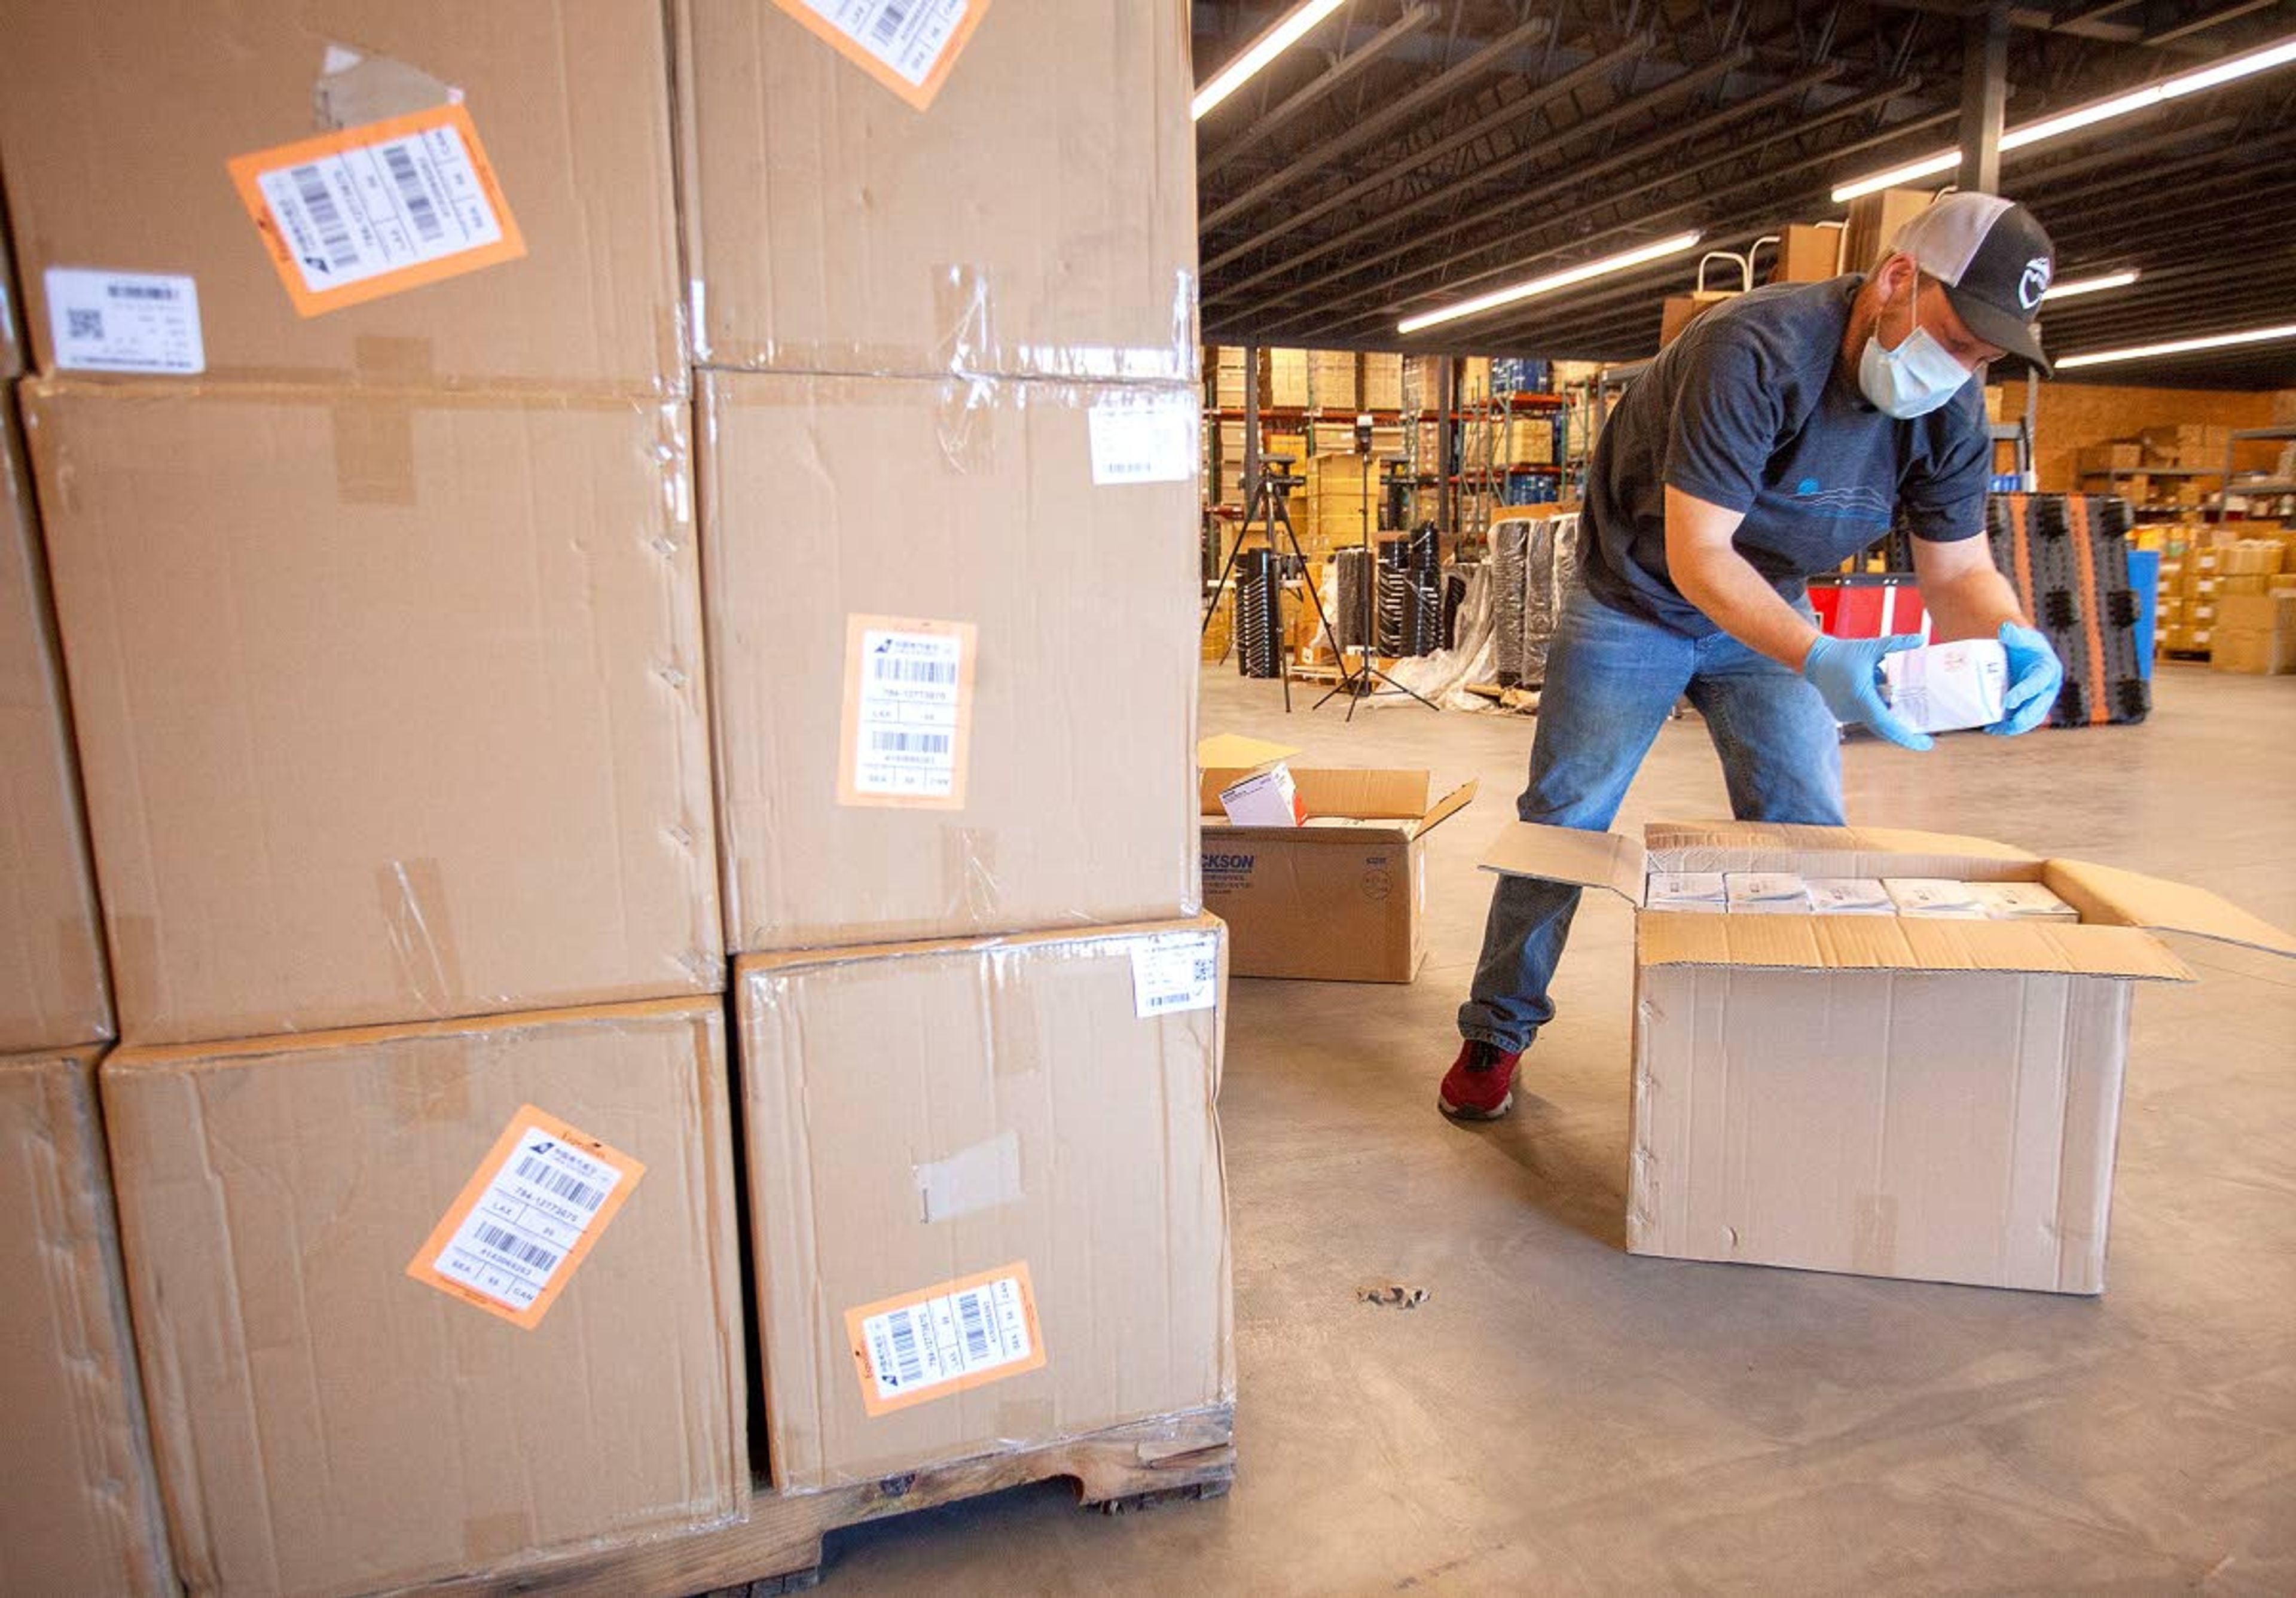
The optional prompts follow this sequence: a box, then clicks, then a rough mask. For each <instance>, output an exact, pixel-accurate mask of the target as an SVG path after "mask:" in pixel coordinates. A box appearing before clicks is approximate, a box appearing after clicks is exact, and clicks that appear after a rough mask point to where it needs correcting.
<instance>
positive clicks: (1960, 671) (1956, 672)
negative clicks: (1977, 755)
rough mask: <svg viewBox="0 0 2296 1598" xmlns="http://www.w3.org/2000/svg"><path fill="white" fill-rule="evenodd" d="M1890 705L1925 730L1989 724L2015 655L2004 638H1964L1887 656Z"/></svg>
mask: <svg viewBox="0 0 2296 1598" xmlns="http://www.w3.org/2000/svg"><path fill="white" fill-rule="evenodd" d="M1882 681H1883V682H1884V683H1885V684H1886V685H1887V687H1888V696H1889V700H1890V710H1891V711H1892V712H1894V713H1896V715H1897V716H1898V720H1899V721H1904V722H1906V723H1907V724H1908V725H1910V726H1911V727H1913V728H1915V729H1916V730H1918V731H1921V732H1957V731H1959V730H1961V729H1963V728H1965V727H1989V726H1991V725H1992V724H1993V723H1994V722H1996V721H1999V720H2000V719H2001V716H2002V700H2003V696H2005V694H2007V692H2008V691H2009V657H2008V655H2007V653H2006V652H2005V650H2004V649H2003V648H2002V647H2001V642H2000V640H1999V639H1998V638H1958V639H1956V640H1955V641H1954V642H1952V643H1950V644H1931V645H1929V646H1927V647H1923V648H1920V649H1900V650H1898V651H1897V652H1896V653H1895V654H1892V655H1883V656H1882Z"/></svg>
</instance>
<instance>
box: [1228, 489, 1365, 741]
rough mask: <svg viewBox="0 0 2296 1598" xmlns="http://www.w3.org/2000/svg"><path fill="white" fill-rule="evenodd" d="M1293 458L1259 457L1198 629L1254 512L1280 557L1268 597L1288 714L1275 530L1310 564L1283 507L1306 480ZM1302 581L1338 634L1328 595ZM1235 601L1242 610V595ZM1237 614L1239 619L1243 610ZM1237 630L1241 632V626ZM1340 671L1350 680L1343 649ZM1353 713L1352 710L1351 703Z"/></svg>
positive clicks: (1319, 617)
mask: <svg viewBox="0 0 2296 1598" xmlns="http://www.w3.org/2000/svg"><path fill="white" fill-rule="evenodd" d="M1292 459H1293V457H1291V456H1289V455H1266V456H1262V457H1260V461H1259V481H1258V482H1254V483H1253V484H1252V485H1251V503H1250V504H1249V505H1248V506H1246V507H1245V508H1244V513H1243V529H1242V531H1241V532H1239V533H1237V534H1236V540H1235V545H1234V548H1231V549H1229V550H1228V552H1227V559H1226V561H1225V562H1223V563H1222V564H1221V566H1220V574H1219V581H1218V582H1216V583H1214V584H1213V585H1212V597H1211V603H1210V604H1209V605H1206V606H1205V607H1204V620H1203V625H1202V626H1201V627H1199V628H1197V630H1196V636H1197V637H1198V638H1201V637H1202V636H1203V635H1204V634H1205V633H1207V632H1209V631H1210V630H1211V625H1212V613H1213V612H1215V611H1216V610H1218V608H1219V597H1220V595H1221V594H1222V593H1224V592H1226V590H1227V587H1228V584H1229V582H1230V581H1231V580H1232V579H1233V577H1234V572H1235V568H1236V563H1237V559H1238V557H1239V556H1242V554H1243V540H1244V539H1245V538H1246V537H1247V536H1248V535H1249V534H1250V533H1251V523H1252V522H1253V520H1254V519H1255V518H1259V519H1260V525H1261V526H1263V527H1265V528H1266V529H1267V548H1268V551H1269V553H1270V554H1271V555H1275V556H1278V557H1279V558H1278V559H1277V560H1276V561H1275V562H1274V563H1272V568H1273V569H1271V570H1270V572H1269V573H1268V579H1267V580H1268V581H1269V582H1271V583H1273V584H1274V585H1275V592H1274V593H1273V594H1272V595H1271V596H1270V597H1269V604H1270V605H1271V606H1272V607H1273V609H1274V611H1275V664H1276V672H1275V674H1276V675H1277V676H1278V677H1280V678H1282V679H1283V713H1284V714H1286V715H1289V714H1291V713H1292V668H1291V664H1290V663H1289V661H1287V660H1286V659H1285V657H1284V650H1283V570H1282V562H1281V559H1280V556H1281V555H1282V550H1281V549H1280V548H1278V547H1277V545H1276V542H1275V530H1276V529H1277V528H1278V527H1281V528H1282V529H1283V541H1284V542H1285V543H1287V544H1289V545H1291V546H1292V558H1293V559H1295V560H1297V561H1298V562H1299V563H1300V571H1301V572H1306V571H1307V569H1308V552H1307V551H1306V550H1304V549H1302V548H1300V535H1299V534H1298V533H1297V532H1296V531H1293V530H1292V513H1291V512H1290V511H1288V510H1286V509H1285V508H1284V507H1283V499H1284V496H1285V495H1287V494H1289V493H1290V492H1291V491H1292V490H1293V489H1296V488H1300V487H1301V486H1302V485H1304V484H1305V483H1306V482H1307V481H1308V480H1307V479H1306V478H1304V477H1295V476H1293V475H1292ZM1303 586H1305V587H1306V589H1307V590H1308V604H1309V605H1313V606H1314V607H1315V611H1316V621H1317V622H1319V623H1320V624H1321V625H1322V627H1323V629H1324V632H1325V633H1326V634H1327V635H1329V636H1331V637H1333V638H1334V639H1336V638H1337V637H1338V635H1337V634H1336V633H1334V632H1333V629H1332V619H1331V618H1330V617H1329V616H1327V615H1325V614H1324V597H1323V596H1322V595H1321V594H1319V593H1317V592H1316V585H1315V584H1313V583H1307V584H1304V585H1303ZM1237 603H1238V609H1239V611H1240V610H1241V606H1242V599H1241V596H1239V597H1238V602H1237ZM1238 620H1239V622H1240V621H1241V616H1240V615H1239V618H1238ZM1235 631H1239V632H1240V631H1241V628H1240V627H1239V628H1237V629H1235ZM1230 645H1231V647H1241V646H1240V645H1237V644H1236V643H1235V641H1234V638H1231V639H1230ZM1220 659H1221V660H1222V661H1225V660H1226V659H1227V651H1226V650H1225V649H1224V650H1222V651H1221V652H1220ZM1340 672H1341V676H1340V682H1341V686H1342V687H1344V686H1346V684H1347V682H1348V677H1347V660H1346V657H1345V656H1344V655H1342V656H1341V662H1340ZM1335 691H1336V690H1335ZM1330 697H1331V696H1330V695H1329V694H1326V695H1325V696H1324V698H1325V699H1328V698H1330ZM1322 703H1323V700H1321V699H1319V700H1317V701H1316V704H1322ZM1349 713H1350V714H1352V713H1353V709H1352V707H1350V711H1349Z"/></svg>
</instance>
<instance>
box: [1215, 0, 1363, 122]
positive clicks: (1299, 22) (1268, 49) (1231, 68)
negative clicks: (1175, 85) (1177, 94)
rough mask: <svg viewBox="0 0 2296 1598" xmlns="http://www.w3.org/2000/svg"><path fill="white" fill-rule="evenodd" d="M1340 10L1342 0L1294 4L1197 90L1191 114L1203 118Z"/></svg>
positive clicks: (1307, 1) (1318, 0)
mask: <svg viewBox="0 0 2296 1598" xmlns="http://www.w3.org/2000/svg"><path fill="white" fill-rule="evenodd" d="M1339 9H1340V0H1305V3H1304V4H1300V5H1299V6H1296V7H1294V8H1293V9H1292V11H1291V12H1287V13H1286V14H1285V15H1284V17H1283V20H1282V21H1278V22H1277V23H1276V24H1275V27H1273V28H1271V29H1268V30H1267V32H1266V33H1263V34H1261V35H1260V36H1259V37H1258V38H1256V39H1254V40H1253V41H1252V42H1251V44H1250V45H1248V46H1246V47H1245V50H1244V52H1243V54H1242V55H1239V56H1237V57H1236V58H1235V59H1234V61H1232V62H1228V63H1227V65H1226V66H1224V67H1222V68H1221V69H1220V70H1218V72H1215V73H1214V74H1213V75H1212V80H1211V81H1210V83H1208V84H1206V85H1204V86H1203V87H1201V88H1200V89H1198V90H1197V91H1196V97H1195V99H1194V100H1193V101H1192V102H1190V103H1189V105H1188V115H1189V116H1190V117H1191V118H1192V119H1194V120H1196V121H1199V122H1201V120H1203V116H1204V113H1205V112H1206V111H1210V110H1211V108H1212V107H1213V106H1215V105H1218V103H1220V102H1221V101H1223V100H1225V99H1226V98H1227V97H1228V96H1229V95H1233V94H1234V93H1235V92H1236V90H1238V89H1240V88H1242V86H1244V85H1245V84H1246V83H1247V82H1249V81H1250V80H1251V77H1252V75H1253V74H1254V73H1256V72H1258V71H1259V69H1260V68H1262V67H1264V66H1266V65H1267V63H1268V62H1271V61H1274V60H1275V58H1276V57H1277V56H1279V55H1281V54H1283V53H1284V52H1285V51H1286V50H1289V49H1290V48H1292V45H1296V44H1298V43H1299V42H1300V35H1301V34H1304V33H1306V32H1307V31H1308V29H1310V28H1313V27H1314V26H1315V25H1316V23H1318V22H1320V21H1323V20H1324V18H1325V17H1328V16H1330V15H1331V14H1332V13H1333V12H1335V11H1337V10H1339Z"/></svg>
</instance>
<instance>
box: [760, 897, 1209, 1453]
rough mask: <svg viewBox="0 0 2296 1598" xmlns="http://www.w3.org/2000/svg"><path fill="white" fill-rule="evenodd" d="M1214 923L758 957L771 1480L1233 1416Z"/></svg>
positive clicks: (763, 1324) (763, 1302) (763, 1317)
mask: <svg viewBox="0 0 2296 1598" xmlns="http://www.w3.org/2000/svg"><path fill="white" fill-rule="evenodd" d="M1223 942H1224V939H1223V937H1222V935H1221V930H1220V925H1219V923H1218V921H1217V920H1216V919H1214V918H1210V917H1209V916H1207V917H1201V918H1196V919H1193V920H1189V921H1180V922H1167V923H1163V924H1161V925H1158V926H1147V927H1103V928H1098V929H1095V930H1093V931H1091V932H1088V933H1062V934H1058V935H1044V936H1037V937H1021V938H1003V939H996V940H993V941H979V942H955V943H914V944H898V945H887V946H882V947H877V948H868V949H852V950H830V951H812V952H806V953H794V954H780V955H764V956H750V957H745V958H743V959H742V960H741V961H740V962H739V963H738V964H737V966H736V968H735V973H734V992H735V995H736V1005H737V1013H738V1027H739V1034H740V1056H741V1080H742V1100H743V1114H742V1124H743V1128H744V1136H745V1137H746V1138H747V1140H748V1144H749V1149H748V1161H749V1176H750V1199H751V1203H750V1217H751V1222H750V1224H751V1231H752V1249H751V1257H752V1262H753V1269H754V1271H755V1272H756V1280H755V1281H754V1283H753V1291H754V1301H753V1307H754V1311H755V1314H756V1317H757V1323H758V1334H759V1337H760V1339H761V1341H762V1343H763V1345H764V1349H765V1370H766V1418H767V1435H768V1438H769V1446H768V1451H767V1453H768V1458H769V1459H770V1461H771V1462H772V1467H773V1472H774V1480H775V1485H776V1486H778V1487H782V1488H783V1489H785V1490H796V1491H803V1490H807V1489H811V1488H818V1487H828V1486H832V1485H835V1484H838V1483H842V1482H850V1481H858V1480H867V1479H873V1478H876V1477H881V1476H888V1475H893V1474H898V1473H899V1472H902V1471H906V1470H914V1469H917V1468H919V1467H922V1466H925V1465H930V1464H933V1463H937V1462H942V1461H947V1460H954V1459H962V1458H968V1457H972V1456H974V1455H978V1454H993V1453H999V1452H1003V1451H1005V1450H1008V1449H1017V1448H1025V1447H1029V1446H1036V1445H1038V1444H1041V1443H1045V1442H1047V1441H1051V1440H1054V1439H1056V1438H1060V1437H1073V1436H1076V1435H1078V1434H1080V1433H1085V1432H1089V1431H1095V1430H1098V1429H1103V1428H1105V1427H1108V1426H1112V1425H1116V1424H1119V1423H1121V1422H1125V1421H1134V1420H1138V1419H1142V1418H1144V1417H1150V1416H1155V1415H1164V1414H1175V1413H1184V1412H1186V1411H1190V1410H1197V1409H1203V1408H1207V1407H1212V1406H1218V1405H1224V1404H1230V1403H1232V1402H1233V1401H1234V1396H1235V1353H1234V1335H1233V1312H1232V1309H1231V1305H1230V1297H1229V1283H1228V1246H1227V1219H1226V1181H1225V1177H1224V1175H1223V1173H1222V1169H1221V1160H1220V1143H1219V1126H1218V1116H1217V1112H1216V1108H1215V1100H1216V1099H1217V1097H1218V1090H1219V1064H1220V1043H1221V1026H1222V1017H1223V1014H1224V1005H1223V1000H1224V989H1225V985H1226V969H1225V960H1224V959H1223V955H1222V943H1223Z"/></svg>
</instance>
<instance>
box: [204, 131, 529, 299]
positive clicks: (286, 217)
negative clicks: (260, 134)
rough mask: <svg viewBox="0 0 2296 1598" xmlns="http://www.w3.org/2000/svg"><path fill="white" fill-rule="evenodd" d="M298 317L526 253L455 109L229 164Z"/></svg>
mask: <svg viewBox="0 0 2296 1598" xmlns="http://www.w3.org/2000/svg"><path fill="white" fill-rule="evenodd" d="M226 164H227V165H228V167H229V168H230V170H231V180H232V183H233V185H234V186H235V187H236V188H237V189H238V191H239V198H240V202H241V203H242V205H244V206H246V207H247V214H248V215H249V216H250V217H251V218H254V220H255V227H256V231H257V232H258V233H259V234H261V235H262V236H263V242H264V244H265V246H266V248H267V249H268V250H269V251H271V259H272V264H273V265H275V267H277V268H278V269H279V281H280V282H281V283H283V284H286V286H287V297H288V298H289V299H290V300H291V301H294V304H295V309H296V311H297V312H298V313H299V315H302V316H306V317H316V316H319V315H321V314H323V313H324V312H327V311H331V310H337V309H340V308H342V307H343V306H346V305H359V304H363V303H365V301H369V300H379V299H381V298H382V297H383V296H384V295H386V294H396V293H399V292H403V291H405V290H407V289H411V288H419V287H421V286H422V284H430V283H437V282H439V281H440V280H441V279H443V278H447V277H454V276H459V275H461V274H462V273H464V272H475V271H477V270H478V269H479V268H481V267H490V266H493V265H495V264H496V262H498V261H505V260H515V259H518V258H519V257H520V256H522V255H524V254H525V253H526V240H525V239H524V238H523V237H522V236H521V235H520V233H519V231H518V223H517V222H516V221H515V220H514V219H513V218H512V216H511V214H510V207H509V206H508V205H507V204H506V203H505V202H504V200H503V194H502V186H501V185H500V184H498V183H497V182H496V179H495V170H494V168H493V167H492V166H491V165H490V164H488V161H487V152H486V149H485V147H484V146H483V145H481V144H480V143H479V131H478V129H477V128H475V127H473V126H472V125H471V114H470V112H469V111H466V110H464V109H463V107H462V106H461V105H459V104H453V105H440V106H434V107H432V108H431V109H430V110H429V111H414V112H412V113H410V114H408V115H406V116H403V117H392V118H389V119H387V120H385V121H381V122H369V123H367V124H366V125H365V126H364V127H360V128H345V129H344V130H343V131H342V132H340V133H330V134H323V135H321V136H319V137H317V138H310V139H304V140H302V141H301V142H300V143H299V144H281V145H279V146H278V147H277V148H276V149H272V150H260V151H258V152H255V153H254V154H252V155H242V156H238V157H235V158H234V159H233V160H232V161H229V162H228V163H226Z"/></svg>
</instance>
